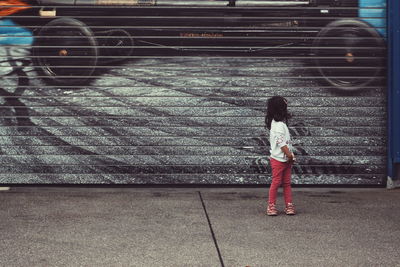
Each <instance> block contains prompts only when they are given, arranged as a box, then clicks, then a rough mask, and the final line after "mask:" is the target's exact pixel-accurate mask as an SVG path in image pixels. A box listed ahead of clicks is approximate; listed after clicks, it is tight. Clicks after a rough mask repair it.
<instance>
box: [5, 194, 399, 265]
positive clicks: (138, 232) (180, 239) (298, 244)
mask: <svg viewBox="0 0 400 267" xmlns="http://www.w3.org/2000/svg"><path fill="white" fill-rule="evenodd" d="M280 190H281V189H280ZM267 191H268V189H267V188H265V189H262V188H109V189H108V188H75V187H74V188H62V187H59V188H57V187H47V188H46V187H40V188H33V187H32V188H28V187H19V188H11V190H10V191H1V192H0V207H1V208H0V215H1V220H0V234H1V239H0V240H1V242H0V266H162V267H164V266H175V267H176V266H243V267H244V266H251V267H255V266H400V257H399V255H400V190H397V189H396V190H386V189H383V188H382V189H380V188H377V189H376V188H375V189H358V188H357V189H354V188H353V189H337V188H326V189H325V188H296V189H294V200H295V204H296V206H297V210H298V215H296V216H286V215H284V214H281V215H280V216H278V217H268V216H266V215H265V214H264V211H265V206H266V198H267ZM282 203H283V200H282V195H281V194H280V195H279V202H278V206H280V208H281V210H282V208H283V207H282Z"/></svg>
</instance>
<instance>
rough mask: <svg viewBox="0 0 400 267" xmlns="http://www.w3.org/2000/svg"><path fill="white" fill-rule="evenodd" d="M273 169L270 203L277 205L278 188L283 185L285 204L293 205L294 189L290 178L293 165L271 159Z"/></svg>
mask: <svg viewBox="0 0 400 267" xmlns="http://www.w3.org/2000/svg"><path fill="white" fill-rule="evenodd" d="M271 167H272V183H271V186H270V188H269V197H268V202H269V203H274V204H275V203H276V195H277V193H278V188H279V187H280V185H281V184H282V186H283V196H284V198H285V204H288V203H292V187H291V186H290V178H291V175H292V163H288V162H280V161H278V160H276V159H273V158H271Z"/></svg>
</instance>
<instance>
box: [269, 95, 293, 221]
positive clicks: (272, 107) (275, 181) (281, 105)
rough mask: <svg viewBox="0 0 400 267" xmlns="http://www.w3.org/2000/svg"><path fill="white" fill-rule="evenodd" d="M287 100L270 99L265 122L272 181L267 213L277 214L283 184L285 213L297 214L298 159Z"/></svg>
mask: <svg viewBox="0 0 400 267" xmlns="http://www.w3.org/2000/svg"><path fill="white" fill-rule="evenodd" d="M287 103H288V102H287V100H286V99H285V98H283V97H281V96H274V97H271V98H270V99H268V102H267V115H266V117H265V124H266V126H267V128H268V129H269V130H270V137H269V141H270V144H271V150H270V153H271V157H270V161H271V168H272V183H271V186H270V189H269V196H268V207H267V215H270V216H276V215H278V210H277V209H276V196H277V192H278V188H279V187H280V185H281V184H282V185H283V195H284V199H285V204H286V208H285V213H286V214H287V215H295V214H296V212H295V209H294V205H293V203H292V188H291V169H292V165H293V162H294V161H295V160H296V159H295V157H294V154H293V152H292V146H291V140H290V133H289V129H288V127H287V123H288V120H289V118H290V114H289V113H288V111H287Z"/></svg>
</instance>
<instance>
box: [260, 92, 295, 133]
mask: <svg viewBox="0 0 400 267" xmlns="http://www.w3.org/2000/svg"><path fill="white" fill-rule="evenodd" d="M290 118H291V115H290V114H289V112H288V110H287V100H286V99H285V98H283V97H282V96H273V97H271V98H269V99H268V100H267V115H266V116H265V125H266V126H267V128H268V129H269V130H271V122H272V120H275V121H283V120H285V122H286V124H288V120H289V119H290Z"/></svg>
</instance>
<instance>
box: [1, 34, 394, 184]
mask: <svg viewBox="0 0 400 267" xmlns="http://www.w3.org/2000/svg"><path fill="white" fill-rule="evenodd" d="M3 36H4V35H3ZM31 52H32V50H31V48H30V46H27V45H6V44H5V45H3V46H2V47H0V55H1V59H0V60H1V65H0V73H1V86H0V94H1V97H0V105H1V106H0V110H1V117H0V164H1V165H0V183H4V184H9V183H11V184H13V183H15V184H20V183H29V184H30V183H33V184H37V183H38V184H48V183H55V184H59V183H61V184H64V183H72V184H81V183H83V184H87V183H95V184H114V183H117V184H186V183H188V184H266V183H270V181H271V177H270V167H269V161H268V154H269V152H268V150H269V144H268V134H269V133H268V131H267V130H266V129H265V128H264V114H265V113H264V112H265V107H266V106H265V104H266V100H267V99H268V98H269V97H271V96H273V95H282V96H284V97H286V98H287V99H288V101H289V109H290V111H291V112H292V113H293V115H294V117H293V118H292V120H291V121H290V122H289V126H290V131H291V134H292V136H293V138H294V142H295V147H296V150H297V154H298V160H299V162H298V163H297V164H296V165H295V166H294V168H293V172H294V174H293V183H295V184H364V185H365V184H374V185H378V184H382V183H384V182H385V173H386V141H385V140H386V138H385V137H386V87H385V85H384V80H385V79H384V72H383V73H382V74H379V75H381V76H382V75H383V76H382V77H383V80H381V81H380V82H375V83H372V84H369V85H366V86H364V87H362V88H361V89H359V90H355V91H349V90H343V89H342V90H340V89H337V88H334V87H333V86H331V85H327V84H326V83H323V82H321V79H320V78H319V76H318V75H317V74H316V72H315V71H313V70H314V69H315V67H314V65H312V64H311V62H312V60H313V58H312V57H313V55H304V54H301V56H302V57H305V59H304V58H303V59H300V58H298V57H299V56H295V55H294V56H293V55H291V54H287V55H286V54H283V55H273V56H271V55H261V56H260V55H258V56H253V57H250V56H247V55H246V54H240V55H239V54H235V53H233V52H232V54H215V53H208V52H202V53H194V54H180V55H178V56H176V55H171V54H170V53H168V52H167V53H166V54H161V55H159V56H150V57H148V56H140V55H133V56H131V57H130V59H128V60H125V61H123V62H119V63H105V64H102V63H101V64H99V65H101V66H104V67H100V68H98V69H97V70H96V71H95V72H94V73H93V74H92V76H93V78H92V80H91V83H89V84H84V83H82V84H76V85H68V84H66V85H65V84H64V85H59V84H51V83H49V82H46V81H45V80H43V79H40V78H38V76H43V74H40V73H39V72H38V71H37V67H35V65H37V64H35V63H32V61H31V56H32V54H31ZM314 56H315V55H314ZM369 56H370V57H374V56H375V55H374V54H370V55H369ZM353 75H354V76H357V75H359V73H358V71H357V70H356V71H354V74H353Z"/></svg>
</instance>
